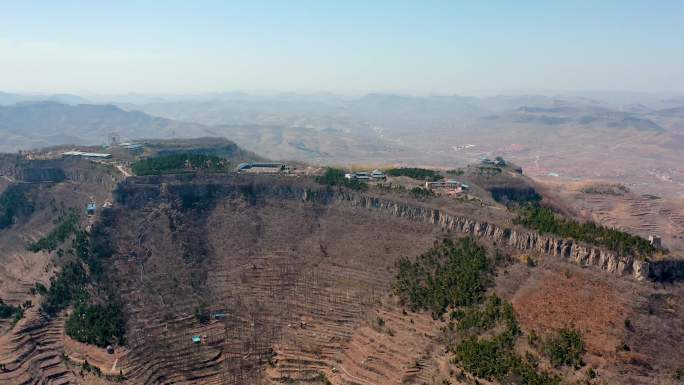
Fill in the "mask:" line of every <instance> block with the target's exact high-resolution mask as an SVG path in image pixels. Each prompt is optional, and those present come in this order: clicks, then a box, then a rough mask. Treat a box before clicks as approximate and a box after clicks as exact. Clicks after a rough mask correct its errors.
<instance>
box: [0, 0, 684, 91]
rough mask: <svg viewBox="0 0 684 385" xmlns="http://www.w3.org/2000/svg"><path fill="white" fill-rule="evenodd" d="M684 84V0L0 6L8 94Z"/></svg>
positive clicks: (670, 87) (1, 86)
mask: <svg viewBox="0 0 684 385" xmlns="http://www.w3.org/2000/svg"><path fill="white" fill-rule="evenodd" d="M514 89H565V90H588V89H590V90H597V89H600V90H631V91H675V92H681V91H683V90H684V1H669V0H649V1H630V0H615V1H609V0H603V1H602V0H592V1H549V0H543V1H542V0H540V1H521V0H509V1H492V0H487V1H484V0H477V1H475V0H473V1H468V2H465V1H455V0H452V1H425V0H415V1H398V0H392V1H380V0H365V1H350V0H337V1H325V0H318V1H295V0H282V1H208V0H193V1H171V0H164V1H161V0H159V1H124V0H116V1H93V0H91V1H60V0H49V1H48V0H46V1H38V0H31V1H25V0H18V1H14V0H1V1H0V90H1V91H14V92H31V91H40V92H72V93H83V92H99V93H123V92H161V93H182V92H216V91H229V90H283V91H284V90H291V91H305V92H310V91H333V92H368V91H380V92H411V93H468V92H472V91H473V90H491V91H499V90H514Z"/></svg>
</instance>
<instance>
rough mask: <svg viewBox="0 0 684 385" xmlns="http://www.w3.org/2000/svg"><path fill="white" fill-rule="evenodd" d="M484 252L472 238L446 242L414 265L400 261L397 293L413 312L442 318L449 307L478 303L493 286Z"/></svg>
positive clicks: (424, 255) (395, 288) (395, 286)
mask: <svg viewBox="0 0 684 385" xmlns="http://www.w3.org/2000/svg"><path fill="white" fill-rule="evenodd" d="M491 269H492V265H491V264H490V261H489V259H488V258H487V254H486V252H485V250H484V249H483V248H482V247H480V246H479V245H477V244H476V243H475V241H473V240H472V239H470V238H463V239H460V240H458V241H457V242H452V241H451V240H444V242H443V243H442V244H440V245H439V246H436V247H434V248H433V249H431V250H430V251H428V252H427V253H425V254H423V255H421V256H420V257H418V259H417V260H416V261H415V262H412V261H410V260H409V259H406V258H404V259H402V260H400V261H399V273H398V275H397V279H396V281H395V285H394V291H395V292H396V293H397V295H399V297H400V298H401V299H402V300H403V301H404V302H407V303H408V304H409V306H410V307H411V309H413V310H430V311H432V313H433V315H434V316H437V317H438V316H441V315H442V314H443V313H444V312H445V311H446V309H447V307H449V306H452V307H457V306H469V305H473V304H475V303H478V302H480V301H481V300H482V298H483V296H484V292H485V289H486V288H487V286H488V285H489V284H490V282H491V278H490V272H491Z"/></svg>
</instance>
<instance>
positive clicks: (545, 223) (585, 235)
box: [516, 205, 656, 256]
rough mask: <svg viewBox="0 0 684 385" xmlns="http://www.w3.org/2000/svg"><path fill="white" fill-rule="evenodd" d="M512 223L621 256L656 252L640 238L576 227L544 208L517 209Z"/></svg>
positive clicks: (586, 225)
mask: <svg viewBox="0 0 684 385" xmlns="http://www.w3.org/2000/svg"><path fill="white" fill-rule="evenodd" d="M516 223H518V224H521V225H523V226H525V227H529V228H531V229H534V230H537V231H539V232H540V233H549V234H554V235H558V236H561V237H565V238H573V239H576V240H578V241H583V242H587V243H591V244H594V245H599V246H605V247H607V248H609V249H611V250H613V251H616V252H618V253H621V254H624V255H634V256H643V255H650V254H652V253H653V252H655V251H656V249H655V248H654V247H653V245H651V243H650V242H649V241H648V240H646V239H644V238H641V237H639V236H636V235H631V234H628V233H625V232H624V231H620V230H616V229H612V228H609V227H605V226H601V225H597V224H596V223H594V222H586V223H580V222H577V221H574V220H572V219H566V218H561V217H559V216H557V215H556V214H555V213H554V212H553V211H552V210H551V209H548V208H546V207H540V206H536V205H528V206H525V207H522V208H520V209H518V218H517V219H516Z"/></svg>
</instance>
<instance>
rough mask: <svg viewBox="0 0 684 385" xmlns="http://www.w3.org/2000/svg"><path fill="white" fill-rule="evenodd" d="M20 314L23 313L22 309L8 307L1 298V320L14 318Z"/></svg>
mask: <svg viewBox="0 0 684 385" xmlns="http://www.w3.org/2000/svg"><path fill="white" fill-rule="evenodd" d="M19 312H21V308H19V307H17V306H12V305H8V304H6V303H5V302H4V301H3V300H2V298H0V318H10V317H14V316H15V315H16V314H17V313H19Z"/></svg>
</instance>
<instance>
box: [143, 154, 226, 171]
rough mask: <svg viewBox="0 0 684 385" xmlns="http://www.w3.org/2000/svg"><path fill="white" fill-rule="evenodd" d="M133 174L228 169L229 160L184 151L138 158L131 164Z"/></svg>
mask: <svg viewBox="0 0 684 385" xmlns="http://www.w3.org/2000/svg"><path fill="white" fill-rule="evenodd" d="M131 169H132V170H133V173H134V174H135V175H161V174H175V173H181V172H188V171H194V170H209V171H229V170H230V162H228V160H226V159H224V158H219V157H218V156H214V155H205V154H196V153H185V154H173V155H163V156H157V157H153V158H147V159H142V160H139V161H137V162H135V163H133V165H132V166H131Z"/></svg>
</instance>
